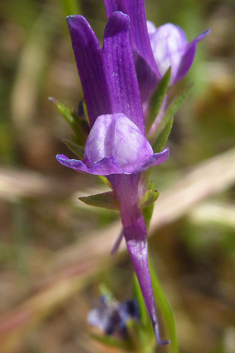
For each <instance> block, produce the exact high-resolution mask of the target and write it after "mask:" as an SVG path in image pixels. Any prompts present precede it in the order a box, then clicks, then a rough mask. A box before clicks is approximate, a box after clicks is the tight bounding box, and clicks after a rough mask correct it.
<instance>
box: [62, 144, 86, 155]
mask: <svg viewBox="0 0 235 353" xmlns="http://www.w3.org/2000/svg"><path fill="white" fill-rule="evenodd" d="M62 142H63V143H64V144H65V145H66V146H67V147H68V148H69V149H70V151H72V152H73V153H74V154H75V155H76V156H77V157H78V158H79V159H83V158H84V152H85V149H84V147H82V146H78V145H77V144H76V143H73V142H72V141H69V140H62Z"/></svg>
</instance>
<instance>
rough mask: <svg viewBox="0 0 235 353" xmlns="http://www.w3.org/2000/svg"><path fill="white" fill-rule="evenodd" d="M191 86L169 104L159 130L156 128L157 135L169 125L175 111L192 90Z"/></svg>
mask: <svg viewBox="0 0 235 353" xmlns="http://www.w3.org/2000/svg"><path fill="white" fill-rule="evenodd" d="M192 86H193V85H192V84H191V85H190V86H188V87H186V88H185V89H184V90H183V91H182V92H181V93H180V94H179V95H178V96H177V97H176V98H175V99H174V100H173V102H172V103H171V105H170V107H169V108H168V110H167V112H166V114H165V115H164V117H163V119H162V121H161V123H160V125H159V128H158V132H159V134H160V133H161V132H162V131H163V130H164V128H165V127H166V125H167V124H168V123H169V121H170V119H171V118H172V117H173V116H174V115H175V114H176V113H177V111H178V110H179V107H180V106H181V104H182V103H183V101H184V100H185V98H186V97H187V95H188V93H189V91H190V89H191V88H192Z"/></svg>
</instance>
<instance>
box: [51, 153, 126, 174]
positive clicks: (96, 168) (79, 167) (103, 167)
mask: <svg viewBox="0 0 235 353" xmlns="http://www.w3.org/2000/svg"><path fill="white" fill-rule="evenodd" d="M56 159H57V161H58V162H60V163H61V164H63V165H64V166H65V167H69V168H71V169H74V170H76V171H77V172H82V173H88V174H93V175H111V174H123V173H125V172H124V171H123V169H122V168H121V166H120V164H119V163H118V161H117V159H116V158H115V157H105V158H103V159H101V160H100V161H98V162H96V163H94V164H93V165H92V167H88V166H87V164H86V163H85V162H84V161H79V160H77V159H69V158H68V157H66V156H65V155H63V154H58V155H57V156H56Z"/></svg>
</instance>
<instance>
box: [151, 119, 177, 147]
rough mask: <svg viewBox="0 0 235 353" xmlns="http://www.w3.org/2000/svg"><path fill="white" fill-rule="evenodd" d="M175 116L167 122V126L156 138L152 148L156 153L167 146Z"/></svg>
mask: <svg viewBox="0 0 235 353" xmlns="http://www.w3.org/2000/svg"><path fill="white" fill-rule="evenodd" d="M173 121H174V119H173V118H170V120H169V122H168V123H167V124H166V126H165V128H164V129H163V130H162V132H161V133H160V135H159V136H158V137H157V138H156V140H155V141H154V142H153V143H152V148H153V151H154V153H157V152H161V151H162V150H163V148H164V147H165V144H166V142H167V140H168V137H169V135H170V132H171V129H172V126H173Z"/></svg>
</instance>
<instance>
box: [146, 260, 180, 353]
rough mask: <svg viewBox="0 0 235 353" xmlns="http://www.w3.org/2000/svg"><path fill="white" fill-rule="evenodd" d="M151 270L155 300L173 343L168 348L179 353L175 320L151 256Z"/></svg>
mask: <svg viewBox="0 0 235 353" xmlns="http://www.w3.org/2000/svg"><path fill="white" fill-rule="evenodd" d="M149 270H150V274H151V279H152V285H153V293H154V298H155V301H156V304H157V307H158V308H159V311H160V313H161V317H162V319H163V321H164V326H165V332H166V338H167V339H169V340H170V341H171V343H170V344H168V345H167V346H166V347H167V348H166V349H167V351H168V352H169V353H179V346H178V340H177V335H176V328H175V320H174V316H173V313H172V310H171V307H170V304H169V302H168V300H167V298H166V296H165V293H164V291H163V289H162V287H161V284H160V281H159V279H158V277H157V274H156V272H155V269H154V266H153V263H152V260H151V257H150V256H149Z"/></svg>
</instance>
